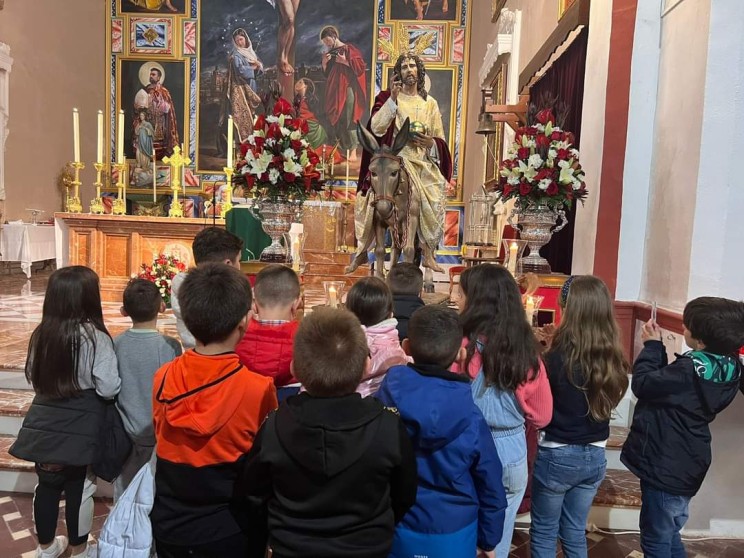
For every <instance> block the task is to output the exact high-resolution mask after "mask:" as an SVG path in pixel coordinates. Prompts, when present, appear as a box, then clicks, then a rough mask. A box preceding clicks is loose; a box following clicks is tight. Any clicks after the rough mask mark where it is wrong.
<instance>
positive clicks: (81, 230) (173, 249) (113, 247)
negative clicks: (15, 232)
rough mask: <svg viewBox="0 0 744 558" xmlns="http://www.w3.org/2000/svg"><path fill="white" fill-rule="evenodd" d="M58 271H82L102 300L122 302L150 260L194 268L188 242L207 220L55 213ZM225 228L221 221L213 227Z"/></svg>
mask: <svg viewBox="0 0 744 558" xmlns="http://www.w3.org/2000/svg"><path fill="white" fill-rule="evenodd" d="M54 222H55V227H56V244H57V250H56V255H57V268H59V267H62V266H65V265H85V266H88V267H90V268H91V269H93V270H94V271H95V272H96V273H97V274H98V276H99V277H100V278H101V299H102V300H104V301H107V302H121V295H122V293H123V291H124V287H126V285H127V282H128V281H129V280H130V278H131V277H132V275H135V274H137V273H138V272H139V269H140V265H141V264H143V263H151V262H152V259H153V255H154V254H158V253H167V254H175V255H177V256H178V257H179V258H180V259H181V261H183V262H185V263H186V265H187V266H191V265H192V264H193V257H192V255H191V242H192V241H193V239H194V236H195V235H196V233H198V232H199V231H200V230H202V229H204V228H205V227H211V226H212V221H211V219H187V218H184V219H171V218H168V217H139V216H132V215H88V214H83V213H55V214H54ZM216 225H217V226H224V221H219V220H218V221H217V222H216Z"/></svg>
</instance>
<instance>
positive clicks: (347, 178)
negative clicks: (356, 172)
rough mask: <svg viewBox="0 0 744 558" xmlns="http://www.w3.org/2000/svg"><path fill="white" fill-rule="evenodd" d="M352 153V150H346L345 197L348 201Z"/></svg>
mask: <svg viewBox="0 0 744 558" xmlns="http://www.w3.org/2000/svg"><path fill="white" fill-rule="evenodd" d="M350 155H351V150H349V149H347V150H346V193H345V195H344V197H345V198H346V201H349V156H350Z"/></svg>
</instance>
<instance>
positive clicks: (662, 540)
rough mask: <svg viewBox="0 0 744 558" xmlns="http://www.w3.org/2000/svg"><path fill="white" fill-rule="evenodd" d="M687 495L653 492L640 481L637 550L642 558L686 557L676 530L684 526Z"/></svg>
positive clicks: (645, 483)
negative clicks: (641, 552)
mask: <svg viewBox="0 0 744 558" xmlns="http://www.w3.org/2000/svg"><path fill="white" fill-rule="evenodd" d="M689 505H690V497H689V496H677V495H676V494H669V493H668V492H663V491H661V490H657V489H655V488H653V487H652V486H650V485H649V484H648V483H647V482H644V481H641V520H640V527H641V549H642V550H643V555H644V556H645V557H646V558H686V556H687V552H685V547H684V545H683V544H682V538H681V537H680V534H679V532H680V530H681V529H682V527H684V526H685V523H687V517H688V511H687V510H688V507H689Z"/></svg>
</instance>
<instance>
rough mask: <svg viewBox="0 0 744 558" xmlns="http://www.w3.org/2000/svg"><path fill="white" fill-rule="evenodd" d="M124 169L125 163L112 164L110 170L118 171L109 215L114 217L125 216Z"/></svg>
mask: <svg viewBox="0 0 744 558" xmlns="http://www.w3.org/2000/svg"><path fill="white" fill-rule="evenodd" d="M124 167H126V163H113V164H112V165H111V168H112V169H113V170H115V171H118V175H117V177H118V178H117V179H116V199H115V200H114V206H113V208H112V210H111V213H113V214H114V215H126V214H127V202H126V200H125V199H124Z"/></svg>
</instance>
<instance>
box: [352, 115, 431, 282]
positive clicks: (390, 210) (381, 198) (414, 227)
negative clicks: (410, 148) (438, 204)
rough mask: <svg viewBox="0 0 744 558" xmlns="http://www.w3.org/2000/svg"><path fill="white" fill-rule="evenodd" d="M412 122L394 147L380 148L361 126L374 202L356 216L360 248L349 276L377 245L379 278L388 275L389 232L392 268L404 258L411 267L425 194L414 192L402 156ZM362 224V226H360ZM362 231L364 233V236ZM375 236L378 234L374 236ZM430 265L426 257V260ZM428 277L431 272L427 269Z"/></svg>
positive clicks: (360, 138) (359, 126)
mask: <svg viewBox="0 0 744 558" xmlns="http://www.w3.org/2000/svg"><path fill="white" fill-rule="evenodd" d="M409 124H410V122H409V119H408V118H407V119H406V121H405V122H404V123H403V126H402V127H401V129H400V131H399V132H398V135H397V136H395V140H394V141H393V145H392V147H389V146H387V145H382V146H381V145H380V144H379V143H378V141H377V139H376V138H375V136H374V135H373V134H372V133H371V132H370V131H369V130H367V128H365V127H364V126H362V125H361V124H360V123H358V122H357V133H358V135H359V141H360V143H361V144H362V147H364V149H365V150H366V151H368V152H369V153H370V154H371V155H372V158H371V160H370V163H369V176H370V184H371V189H370V191H369V192H367V197H368V198H370V199H369V201H368V202H367V204H369V205H368V206H366V207H367V211H364V212H363V213H362V212H360V210H359V206H357V207H358V209H357V214H356V221H357V223H356V224H357V227H356V228H357V236H358V239H359V245H358V247H357V251H356V254H355V255H354V258H353V259H352V261H351V264H350V265H349V266H348V267H347V268H346V273H352V272H353V271H354V270H355V269H356V268H357V267H359V266H360V265H361V264H363V263H365V262H366V261H367V250H369V248H370V246H371V245H372V243H373V242H374V243H375V250H374V252H375V261H376V262H377V264H376V265H375V275H376V276H377V277H384V273H385V263H384V262H385V231H387V230H390V236H391V237H392V240H393V245H392V249H391V254H390V262H391V265H392V266H394V265H395V264H396V263H398V258H399V257H400V255H401V253H402V254H403V261H404V262H408V263H411V262H413V257H414V253H415V247H414V242H415V240H416V234H417V232H418V227H419V214H420V210H421V197H420V196H421V194H420V193H419V192H418V191H417V190H416V188H413V187H412V185H411V182H410V180H409V178H408V173H407V172H406V169H405V167H404V166H403V160H402V159H401V158H400V157H399V156H398V153H400V151H401V150H402V149H403V148H404V147H405V146H406V144H407V143H408V141H409V140H410V138H411V132H410V130H409ZM371 210H374V213H373V215H372V224H371V225H372V226H371V229H370V227H369V224H368V223H367V222H366V221H367V220H368V219H369V215H368V212H369V211H371ZM360 220H362V223H360ZM360 229H362V230H363V231H364V232H363V234H360ZM373 233H374V234H373ZM420 244H421V247H422V249H423V250H424V252H425V254H424V256H426V255H427V254H428V252H430V249H429V247H428V246H427V245H426V243H425V242H421V243H420ZM424 261H426V257H425V258H424ZM426 271H427V275H428V276H430V275H431V270H429V269H427V270H426Z"/></svg>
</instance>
